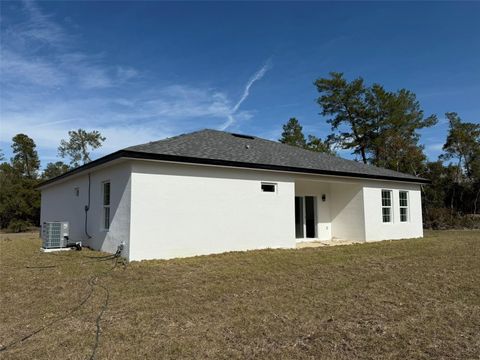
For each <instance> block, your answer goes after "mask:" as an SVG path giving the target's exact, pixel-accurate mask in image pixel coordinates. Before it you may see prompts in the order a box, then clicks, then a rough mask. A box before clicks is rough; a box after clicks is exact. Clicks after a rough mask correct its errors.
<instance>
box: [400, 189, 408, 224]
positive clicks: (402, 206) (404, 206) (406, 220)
mask: <svg viewBox="0 0 480 360" xmlns="http://www.w3.org/2000/svg"><path fill="white" fill-rule="evenodd" d="M401 193H405V194H406V199H405V200H406V202H407V203H406V205H402V198H401V195H400V194H401ZM398 208H399V213H400V222H409V221H410V194H409V191H407V190H399V191H398ZM402 209H405V215H406V219H405V220H402Z"/></svg>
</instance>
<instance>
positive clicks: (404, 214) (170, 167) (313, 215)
mask: <svg viewBox="0 0 480 360" xmlns="http://www.w3.org/2000/svg"><path fill="white" fill-rule="evenodd" d="M422 183H427V180H425V179H421V178H418V177H415V176H411V175H408V174H403V173H399V172H395V171H391V170H386V169H382V168H378V167H374V166H370V165H364V164H362V163H359V162H355V161H350V160H345V159H341V158H338V157H334V156H329V155H326V154H322V153H315V152H311V151H307V150H303V149H300V148H297V147H293V146H289V145H285V144H281V143H278V142H274V141H269V140H264V139H261V138H258V137H253V136H247V135H240V134H232V133H227V132H221V131H215V130H202V131H198V132H194V133H190V134H185V135H180V136H176V137H172V138H168V139H165V140H160V141H156V142H151V143H147V144H143V145H138V146H133V147H129V148H125V149H123V150H120V151H117V152H115V153H112V154H110V155H107V156H105V157H102V158H100V159H98V160H95V161H92V162H90V163H88V164H86V165H83V166H81V167H78V168H76V169H73V170H71V171H69V172H67V173H65V174H63V175H61V176H58V177H56V178H53V179H50V180H48V181H45V182H44V183H42V184H40V186H39V188H40V190H41V194H42V203H41V222H42V223H44V222H49V221H68V222H69V224H70V239H71V241H82V243H83V244H84V245H86V246H90V247H91V248H94V249H98V250H102V251H106V252H111V253H113V252H115V251H116V249H117V247H118V245H119V244H124V249H123V253H122V255H123V256H125V257H126V258H127V259H128V260H130V261H131V260H143V259H170V258H175V257H186V256H194V255H203V254H211V253H220V252H225V251H234V250H250V249H262V248H294V247H295V246H296V244H297V242H300V241H315V240H324V241H330V240H332V239H333V240H335V239H342V240H353V241H359V242H368V241H379V240H386V239H401V238H418V237H422V236H423V230H422V206H421V197H420V186H421V184H422Z"/></svg>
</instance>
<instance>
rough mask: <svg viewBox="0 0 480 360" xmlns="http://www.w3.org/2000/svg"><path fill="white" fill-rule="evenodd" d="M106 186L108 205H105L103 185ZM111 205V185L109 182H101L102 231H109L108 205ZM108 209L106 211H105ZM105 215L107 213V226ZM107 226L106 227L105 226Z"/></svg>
mask: <svg viewBox="0 0 480 360" xmlns="http://www.w3.org/2000/svg"><path fill="white" fill-rule="evenodd" d="M106 184H108V204H106V203H105V185H106ZM111 203H112V184H111V183H110V180H105V181H103V182H102V230H103V231H109V230H110V225H111V223H112V218H111V215H112V214H111V212H110V204H111ZM107 209H108V210H107ZM107 213H108V225H107ZM105 225H107V226H105Z"/></svg>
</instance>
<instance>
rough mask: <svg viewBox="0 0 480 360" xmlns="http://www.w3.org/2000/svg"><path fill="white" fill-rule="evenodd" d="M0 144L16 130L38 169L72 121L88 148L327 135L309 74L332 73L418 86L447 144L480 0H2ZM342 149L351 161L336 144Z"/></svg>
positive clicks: (432, 136)
mask: <svg viewBox="0 0 480 360" xmlns="http://www.w3.org/2000/svg"><path fill="white" fill-rule="evenodd" d="M0 4H1V15H0V20H1V22H0V26H1V50H2V52H1V62H0V72H1V73H0V75H1V79H0V82H1V83H0V85H1V94H0V100H1V103H0V116H1V124H0V125H1V131H0V148H1V149H2V150H3V152H4V153H5V155H6V157H7V158H9V157H10V156H11V151H10V140H11V138H12V136H13V135H15V134H16V133H19V132H24V133H26V134H28V135H29V136H31V137H32V138H33V139H34V140H35V141H36V143H37V145H38V150H39V154H40V156H41V159H42V162H43V165H45V164H46V162H49V161H54V160H55V159H56V148H57V147H58V144H59V142H60V140H61V139H62V138H66V136H67V131H68V130H72V129H77V128H79V127H82V128H85V129H90V130H93V129H97V130H100V131H101V132H102V133H103V134H104V135H105V136H106V137H107V140H106V142H105V145H104V147H103V148H102V149H99V150H97V151H95V152H94V153H93V157H99V156H101V155H105V154H107V153H109V152H112V151H114V150H117V149H120V148H123V147H126V146H129V145H134V144H138V143H142V142H147V141H152V140H157V139H161V138H164V137H166V136H172V135H176V134H179V133H185V132H190V131H194V130H197V129H201V128H215V129H226V130H227V131H232V132H242V133H247V134H253V135H257V136H261V137H265V138H269V139H278V137H279V136H280V133H281V126H282V124H283V123H285V122H286V121H287V120H288V119H289V118H290V117H293V116H295V117H297V118H298V119H299V120H300V122H301V123H302V124H303V125H304V130H305V132H306V133H311V134H315V135H317V136H320V137H324V136H325V135H326V134H328V133H329V132H330V129H329V126H328V124H327V123H326V121H325V120H326V119H324V118H322V117H321V116H320V115H319V112H320V108H319V107H318V105H317V104H316V103H315V99H316V97H317V92H316V89H315V87H314V86H313V82H314V80H315V79H317V78H318V77H324V76H327V75H328V73H329V72H331V71H340V72H344V73H345V74H346V76H347V78H349V79H352V78H354V77H357V76H362V77H363V78H364V79H365V80H366V81H367V82H368V83H373V82H378V83H380V84H383V85H384V86H385V87H386V88H387V89H389V90H396V89H400V88H407V89H409V90H412V91H414V92H415V93H416V94H417V97H418V99H419V100H420V102H421V104H422V107H423V109H424V110H425V114H426V115H430V114H437V115H438V117H439V119H440V121H439V124H438V125H437V126H435V127H434V128H431V129H428V130H424V131H422V143H424V144H425V146H426V152H427V154H428V156H429V157H430V159H436V157H437V156H438V155H439V154H440V152H441V146H442V144H443V142H444V138H445V135H446V131H447V128H448V124H447V123H446V122H445V119H444V113H445V112H447V111H455V112H458V113H459V115H460V116H461V117H462V118H463V119H464V120H465V121H470V122H479V121H480V69H479V65H480V41H479V38H480V21H478V19H479V18H480V3H478V2H439V3H435V2H419V3H414V2H403V3H395V2H366V3H362V2H355V3H348V2H337V3H334V2H332V3H330V2H317V3H313V2H306V3H285V2H281V3H273V2H263V3H231V2H230V3H198V2H197V3H161V2H118V3H116V2H68V1H64V2H1V3H0ZM341 155H342V156H345V157H349V154H348V153H345V152H342V154H341Z"/></svg>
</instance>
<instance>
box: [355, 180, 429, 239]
mask: <svg viewBox="0 0 480 360" xmlns="http://www.w3.org/2000/svg"><path fill="white" fill-rule="evenodd" d="M382 189H385V190H392V193H393V198H392V212H393V222H391V223H383V222H382V206H381V205H382V200H381V199H382V198H381V196H382V195H381V192H382ZM399 190H406V191H408V199H409V221H407V222H400V209H399V206H400V202H399V195H398V194H399ZM363 197H364V199H365V201H364V209H365V235H366V240H367V241H380V240H390V239H408V238H418V237H423V223H422V199H421V191H420V185H416V184H408V183H393V182H373V181H372V182H369V183H368V184H366V185H365V186H364V188H363Z"/></svg>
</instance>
